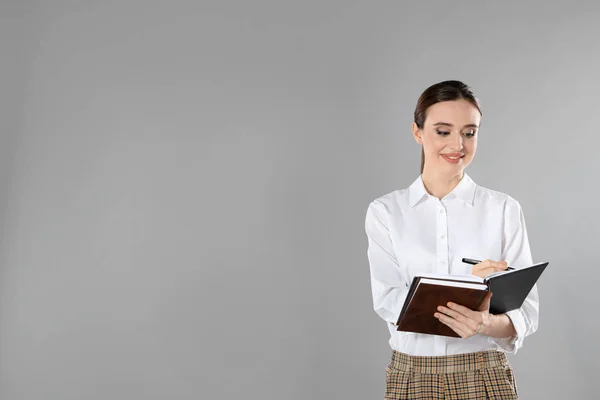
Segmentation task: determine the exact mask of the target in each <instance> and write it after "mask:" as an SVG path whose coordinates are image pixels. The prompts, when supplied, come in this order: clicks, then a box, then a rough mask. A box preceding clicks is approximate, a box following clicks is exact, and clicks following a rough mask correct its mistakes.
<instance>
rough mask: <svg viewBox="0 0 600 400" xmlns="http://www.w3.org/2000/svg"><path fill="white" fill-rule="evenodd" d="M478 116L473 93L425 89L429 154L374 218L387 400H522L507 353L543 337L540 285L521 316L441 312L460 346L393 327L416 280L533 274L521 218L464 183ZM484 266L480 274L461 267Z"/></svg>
mask: <svg viewBox="0 0 600 400" xmlns="http://www.w3.org/2000/svg"><path fill="white" fill-rule="evenodd" d="M481 116H482V113H481V108H480V105H479V102H478V100H477V99H476V97H475V96H474V95H473V93H472V91H471V90H470V88H469V87H468V86H467V85H465V84H464V83H462V82H459V81H444V82H440V83H437V84H435V85H432V86H431V87H429V88H427V89H426V90H425V91H424V92H423V93H422V95H421V96H420V98H419V100H418V102H417V106H416V109H415V112H414V122H413V125H412V133H413V136H414V138H415V140H416V141H417V143H418V144H420V145H422V160H421V175H420V176H419V177H418V178H417V179H416V180H415V181H414V182H413V183H412V184H411V185H410V186H409V187H408V188H405V189H400V190H395V191H393V192H391V193H388V194H385V195H383V196H381V197H379V198H376V199H375V200H373V201H372V202H371V203H370V204H369V206H368V209H367V214H366V221H365V229H366V234H367V238H368V249H367V255H368V260H369V265H370V272H371V287H372V295H373V306H374V309H375V312H376V313H377V314H378V315H379V316H380V317H381V318H382V319H383V320H384V321H385V322H386V323H387V326H388V329H389V332H390V340H389V344H390V346H391V348H392V356H391V361H390V363H389V365H388V366H387V369H386V390H385V398H386V399H461V400H465V399H504V400H506V399H517V398H518V397H517V385H516V381H515V378H514V375H513V370H512V368H511V366H510V364H509V362H508V360H507V358H506V353H516V352H517V350H518V349H519V348H520V347H522V346H523V340H524V338H525V337H527V336H529V335H531V334H532V333H534V332H535V331H536V330H537V327H538V311H539V303H538V292H537V285H536V286H535V287H534V289H533V290H532V291H531V292H530V294H529V296H528V297H527V299H526V300H525V303H524V304H523V306H522V307H521V308H520V309H518V310H514V311H511V312H509V313H507V314H502V315H492V314H490V313H489V297H488V298H487V300H486V301H485V303H484V305H483V307H481V308H480V309H479V310H470V309H467V308H465V307H463V306H461V305H460V304H452V303H450V304H440V307H439V308H438V312H437V313H436V314H435V317H436V318H438V319H439V321H440V323H442V324H446V325H448V326H449V327H450V328H452V330H454V331H455V332H456V333H458V335H460V337H459V338H450V337H443V336H436V335H424V334H417V333H410V332H399V331H397V330H396V326H395V323H396V321H397V319H398V315H399V313H400V310H401V308H402V305H403V302H404V299H405V298H406V294H407V292H408V287H409V285H410V283H411V281H412V278H413V277H414V276H415V275H416V274H419V273H440V274H474V275H478V276H480V277H485V276H487V275H489V274H491V273H493V272H496V271H500V270H504V269H506V268H507V267H508V266H514V267H516V268H518V267H520V266H529V265H531V264H533V262H532V257H531V251H530V247H529V241H528V237H527V230H526V227H525V220H524V217H523V212H522V209H521V206H520V204H519V202H518V201H516V200H515V199H513V198H512V197H510V196H509V195H507V194H504V193H500V192H498V191H494V190H491V189H488V188H485V187H482V186H479V185H477V184H476V183H475V182H474V181H473V180H472V179H471V178H470V177H469V176H468V175H467V174H466V173H465V168H466V167H467V166H468V165H469V164H470V162H471V161H472V160H473V157H474V156H475V152H476V149H477V137H478V134H479V126H480V122H481ZM463 257H466V258H474V259H479V260H485V261H483V262H481V263H479V264H477V265H475V266H473V265H470V264H465V263H463V262H462V258H463Z"/></svg>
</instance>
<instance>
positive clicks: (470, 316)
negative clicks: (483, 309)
mask: <svg viewBox="0 0 600 400" xmlns="http://www.w3.org/2000/svg"><path fill="white" fill-rule="evenodd" d="M448 308H449V309H450V310H452V311H455V312H457V313H459V314H461V315H462V316H463V318H465V319H466V320H470V321H473V322H474V323H476V324H478V323H479V321H480V320H481V317H480V316H479V311H473V310H471V309H469V308H467V307H465V306H461V305H460V304H456V303H452V302H450V303H448Z"/></svg>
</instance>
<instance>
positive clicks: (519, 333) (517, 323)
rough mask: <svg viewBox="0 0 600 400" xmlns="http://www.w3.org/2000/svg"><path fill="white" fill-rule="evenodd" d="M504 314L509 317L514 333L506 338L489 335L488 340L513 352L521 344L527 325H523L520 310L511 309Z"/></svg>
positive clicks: (523, 320) (523, 319) (523, 321)
mask: <svg viewBox="0 0 600 400" xmlns="http://www.w3.org/2000/svg"><path fill="white" fill-rule="evenodd" d="M506 315H507V316H508V318H510V320H511V322H512V324H513V327H514V328H515V332H516V334H515V335H514V336H511V337H508V338H494V337H489V338H488V340H489V341H490V342H492V343H495V344H497V345H498V346H500V348H502V349H503V350H504V351H506V352H508V353H513V354H514V353H516V352H517V350H518V349H519V348H520V347H521V346H522V345H523V339H524V337H525V330H526V329H527V326H526V325H525V318H523V314H522V313H521V310H519V309H517V310H512V311H509V312H507V313H506Z"/></svg>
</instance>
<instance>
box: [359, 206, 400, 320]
mask: <svg viewBox="0 0 600 400" xmlns="http://www.w3.org/2000/svg"><path fill="white" fill-rule="evenodd" d="M388 216H389V210H388V209H387V207H386V206H385V205H384V204H383V203H381V202H379V201H377V200H375V201H373V202H372V203H371V204H370V205H369V207H368V209H367V215H366V219H365V231H366V234H367V239H368V248H367V257H368V261H369V266H370V274H371V289H372V296H373V308H374V310H375V312H376V313H377V315H379V316H380V317H381V318H382V319H383V320H384V321H386V322H388V323H391V324H395V323H396V322H397V320H398V316H399V314H400V311H401V309H402V305H403V303H404V299H405V298H406V295H407V293H408V282H407V278H406V274H405V273H404V272H403V271H402V270H401V268H400V266H399V264H398V261H397V260H396V256H395V253H394V250H393V247H392V240H391V237H390V230H389V224H388Z"/></svg>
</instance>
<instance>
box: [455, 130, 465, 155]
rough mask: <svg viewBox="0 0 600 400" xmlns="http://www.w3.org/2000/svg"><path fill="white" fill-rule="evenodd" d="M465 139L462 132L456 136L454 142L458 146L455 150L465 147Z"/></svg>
mask: <svg viewBox="0 0 600 400" xmlns="http://www.w3.org/2000/svg"><path fill="white" fill-rule="evenodd" d="M463 139H464V138H463V135H461V133H460V132H459V133H458V134H457V135H455V136H454V141H453V143H452V144H453V145H454V146H455V147H456V149H454V150H456V151H461V150H462V149H463Z"/></svg>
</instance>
